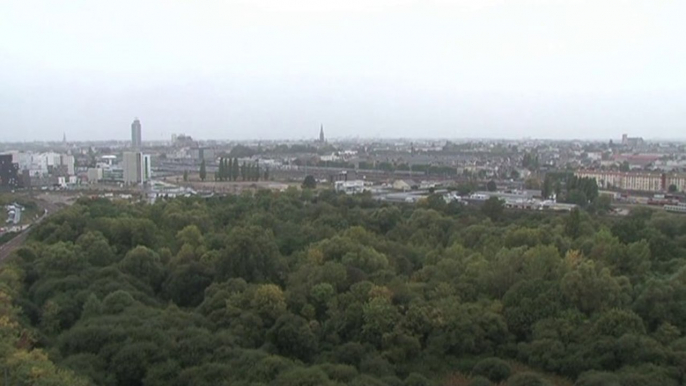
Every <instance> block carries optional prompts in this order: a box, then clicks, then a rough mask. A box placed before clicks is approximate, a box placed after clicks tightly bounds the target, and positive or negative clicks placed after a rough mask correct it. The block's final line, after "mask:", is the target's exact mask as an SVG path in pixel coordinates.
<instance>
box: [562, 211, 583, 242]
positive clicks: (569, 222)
mask: <svg viewBox="0 0 686 386" xmlns="http://www.w3.org/2000/svg"><path fill="white" fill-rule="evenodd" d="M565 233H567V236H569V237H571V238H573V239H575V238H577V237H579V235H580V234H581V212H580V211H579V208H574V209H572V211H571V212H569V215H568V216H567V217H566V218H565Z"/></svg>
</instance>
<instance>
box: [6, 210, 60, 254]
mask: <svg viewBox="0 0 686 386" xmlns="http://www.w3.org/2000/svg"><path fill="white" fill-rule="evenodd" d="M39 205H40V206H41V207H42V208H43V209H44V210H45V212H44V213H43V215H42V216H41V217H40V218H39V219H38V220H36V221H35V222H34V223H33V224H31V226H30V227H28V228H26V229H25V230H23V231H21V232H19V234H17V235H16V236H14V238H13V239H12V240H10V241H8V242H6V243H5V244H2V245H0V263H3V262H4V261H5V259H7V258H8V257H10V255H12V252H14V251H15V250H16V249H17V248H19V247H20V246H21V245H22V244H23V243H24V241H25V240H26V238H27V237H29V232H31V228H33V227H34V226H36V225H37V224H39V223H40V222H41V221H43V220H44V219H45V218H47V217H48V216H50V215H51V214H53V213H55V212H57V211H58V210H59V209H60V206H58V205H57V204H55V203H52V202H48V201H41V202H40V204H39Z"/></svg>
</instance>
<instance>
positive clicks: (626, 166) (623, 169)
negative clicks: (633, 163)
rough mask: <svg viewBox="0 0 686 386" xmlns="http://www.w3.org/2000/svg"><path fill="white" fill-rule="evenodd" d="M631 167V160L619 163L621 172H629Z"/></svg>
mask: <svg viewBox="0 0 686 386" xmlns="http://www.w3.org/2000/svg"><path fill="white" fill-rule="evenodd" d="M630 169H631V167H630V165H629V161H624V162H622V163H621V164H620V165H619V171H620V172H628V171H629V170H630Z"/></svg>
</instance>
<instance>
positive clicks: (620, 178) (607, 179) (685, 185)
mask: <svg viewBox="0 0 686 386" xmlns="http://www.w3.org/2000/svg"><path fill="white" fill-rule="evenodd" d="M574 174H575V175H576V176H577V177H588V178H593V179H595V180H596V183H597V184H598V187H599V188H600V189H619V190H633V191H637V192H665V191H667V190H668V189H669V187H670V186H671V185H674V186H676V188H677V191H679V192H683V191H684V190H686V175H684V174H675V173H670V174H667V173H651V172H614V171H602V170H580V171H577V172H576V173H574Z"/></svg>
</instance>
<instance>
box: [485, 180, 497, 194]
mask: <svg viewBox="0 0 686 386" xmlns="http://www.w3.org/2000/svg"><path fill="white" fill-rule="evenodd" d="M486 189H488V191H489V192H495V191H496V190H497V189H498V186H497V185H496V184H495V181H493V180H490V181H488V183H487V184H486Z"/></svg>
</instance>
